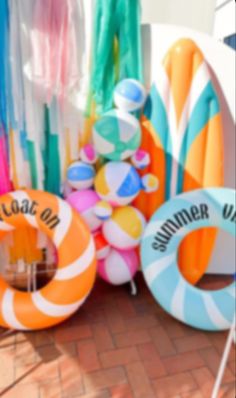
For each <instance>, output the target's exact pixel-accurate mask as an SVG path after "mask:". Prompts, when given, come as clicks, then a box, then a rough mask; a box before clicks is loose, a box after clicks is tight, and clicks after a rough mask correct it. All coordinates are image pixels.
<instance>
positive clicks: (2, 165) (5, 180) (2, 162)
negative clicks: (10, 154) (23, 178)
mask: <svg viewBox="0 0 236 398" xmlns="http://www.w3.org/2000/svg"><path fill="white" fill-rule="evenodd" d="M11 189H12V185H11V181H10V173H9V164H8V160H7V146H6V138H5V135H0V195H3V194H5V193H7V192H9V191H11Z"/></svg>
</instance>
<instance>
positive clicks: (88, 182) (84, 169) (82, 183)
mask: <svg viewBox="0 0 236 398" xmlns="http://www.w3.org/2000/svg"><path fill="white" fill-rule="evenodd" d="M94 177H95V170H94V168H93V166H91V165H90V164H87V163H84V162H81V161H78V162H74V163H72V164H71V165H70V167H69V168H68V170H67V181H68V184H69V185H70V186H71V187H72V188H74V189H79V190H82V189H88V188H91V187H92V186H93V182H94Z"/></svg>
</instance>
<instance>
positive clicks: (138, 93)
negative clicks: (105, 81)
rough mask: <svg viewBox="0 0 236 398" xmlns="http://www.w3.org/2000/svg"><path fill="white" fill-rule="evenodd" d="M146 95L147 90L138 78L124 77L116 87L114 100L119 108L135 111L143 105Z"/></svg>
mask: <svg viewBox="0 0 236 398" xmlns="http://www.w3.org/2000/svg"><path fill="white" fill-rule="evenodd" d="M146 96H147V95H146V90H145V88H144V87H143V85H142V84H141V83H140V82H139V81H138V80H135V79H124V80H122V81H121V82H120V83H118V84H117V86H116V88H115V93H114V102H115V105H116V106H117V108H119V109H122V110H123V111H126V112H134V111H138V110H139V109H141V108H142V107H143V105H144V103H145V101H146Z"/></svg>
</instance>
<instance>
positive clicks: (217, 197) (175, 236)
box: [141, 188, 236, 331]
mask: <svg viewBox="0 0 236 398" xmlns="http://www.w3.org/2000/svg"><path fill="white" fill-rule="evenodd" d="M235 200H236V195H235V191H234V190H232V189H227V188H210V189H205V190H196V191H192V192H188V193H184V194H182V195H178V196H176V197H174V198H173V199H172V200H170V201H168V202H167V203H165V204H164V205H163V206H162V207H161V208H160V209H159V210H158V211H157V212H156V213H155V215H154V216H153V217H152V219H151V221H150V223H149V224H148V226H147V229H146V231H145V234H144V237H143V240H142V247H141V258H142V269H143V273H144V277H145V279H146V282H147V285H148V286H149V288H150V290H151V292H152V294H153V296H154V297H155V299H156V300H157V301H158V302H159V303H160V305H161V306H162V307H163V308H164V309H165V310H166V311H167V312H168V313H169V314H171V315H172V316H173V317H175V318H177V319H178V320H180V321H182V322H184V323H185V324H187V325H190V326H193V327H195V328H199V329H203V330H209V331H219V330H226V329H229V328H230V326H231V325H232V322H233V318H234V312H235V287H236V285H235V282H233V283H232V284H231V285H230V286H227V287H226V288H224V289H221V290H217V291H206V290H201V289H198V288H196V287H194V286H192V285H190V284H189V283H188V282H187V281H186V280H185V279H184V278H183V276H182V275H181V273H180V271H179V268H178V265H177V261H178V249H179V246H180V244H181V242H182V241H183V239H184V238H185V237H186V235H188V234H189V233H190V232H191V231H195V230H197V229H199V228H203V227H218V228H221V229H223V230H225V231H227V232H228V233H230V234H231V235H233V236H235V235H236V228H235V223H236V212H235V211H236V205H235ZM227 261H230V254H229V258H228V260H227Z"/></svg>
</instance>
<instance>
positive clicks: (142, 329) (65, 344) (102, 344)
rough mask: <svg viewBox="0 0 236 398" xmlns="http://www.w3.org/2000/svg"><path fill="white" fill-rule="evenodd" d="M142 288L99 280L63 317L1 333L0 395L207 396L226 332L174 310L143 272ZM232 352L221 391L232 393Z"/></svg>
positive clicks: (60, 397) (54, 397)
mask: <svg viewBox="0 0 236 398" xmlns="http://www.w3.org/2000/svg"><path fill="white" fill-rule="evenodd" d="M138 285H139V295H138V296H137V297H131V296H130V295H129V291H128V290H127V288H126V287H120V288H115V287H111V286H108V285H107V284H105V283H103V282H102V281H98V282H97V285H96V287H95V289H94V291H93V293H92V294H91V296H90V298H89V300H88V301H87V303H86V304H85V305H84V306H83V307H82V308H81V310H80V311H79V312H78V313H77V314H75V315H74V317H72V318H71V319H69V320H68V321H67V322H65V323H64V324H62V325H60V326H58V327H55V328H54V329H51V330H48V331H42V332H37V333H12V334H3V330H1V331H0V332H1V338H0V397H4V398H21V397H22V398H69V397H80V398H109V397H112V398H153V397H157V398H210V397H211V390H212V386H213V382H214V377H215V375H216V372H217V369H218V365H219V362H220V357H221V354H222V350H223V347H224V344H225V339H226V334H225V333H216V334H212V333H203V332H201V331H197V330H194V329H191V328H189V327H186V326H184V325H182V324H180V323H179V322H177V321H175V320H174V319H172V318H171V317H169V316H168V315H167V314H166V313H165V312H164V311H163V310H162V309H161V308H160V307H159V306H158V305H157V304H156V303H155V301H154V299H153V298H152V296H151V294H150V293H149V291H148V289H147V288H146V287H145V284H144V282H143V280H142V278H141V276H139V278H138ZM234 354H235V352H233V350H232V352H231V355H230V361H229V364H228V368H227V371H226V373H225V376H224V382H223V386H222V389H221V393H220V398H222V397H225V398H226V397H227V398H234V397H235V391H234V384H235V378H234V374H235V362H234Z"/></svg>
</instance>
